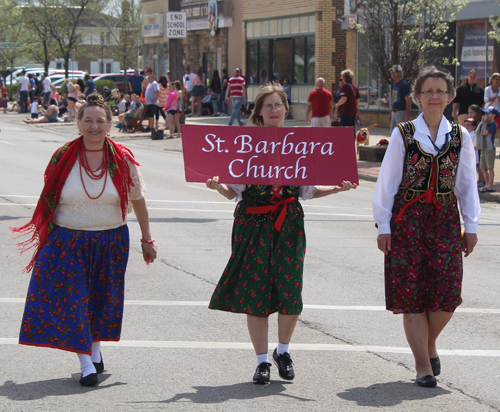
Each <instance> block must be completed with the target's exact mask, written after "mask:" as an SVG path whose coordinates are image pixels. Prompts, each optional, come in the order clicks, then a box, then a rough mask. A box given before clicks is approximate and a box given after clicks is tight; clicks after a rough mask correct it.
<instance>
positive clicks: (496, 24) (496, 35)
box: [488, 0, 500, 42]
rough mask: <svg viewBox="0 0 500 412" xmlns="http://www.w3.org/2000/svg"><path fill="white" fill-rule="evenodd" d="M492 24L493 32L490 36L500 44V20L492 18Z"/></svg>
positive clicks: (499, 1)
mask: <svg viewBox="0 0 500 412" xmlns="http://www.w3.org/2000/svg"><path fill="white" fill-rule="evenodd" d="M497 3H498V4H500V0H497ZM490 23H491V26H492V27H493V31H490V32H489V33H488V35H489V36H490V37H491V38H492V39H495V40H496V41H497V42H500V18H499V17H496V18H495V17H493V16H490Z"/></svg>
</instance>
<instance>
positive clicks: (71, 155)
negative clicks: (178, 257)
mask: <svg viewBox="0 0 500 412" xmlns="http://www.w3.org/2000/svg"><path fill="white" fill-rule="evenodd" d="M77 120H78V128H79V130H80V133H81V134H82V136H80V137H79V138H78V139H76V140H73V141H72V142H69V143H66V144H65V145H64V146H62V147H61V148H60V149H58V150H57V151H56V152H55V153H54V155H53V156H52V159H51V160H50V162H49V165H48V166H47V169H46V171H45V185H44V188H43V190H42V194H41V195H40V199H39V200H38V204H37V207H36V209H35V212H34V214H33V218H32V220H31V221H30V222H29V223H28V224H26V225H25V226H23V227H20V228H13V229H12V230H14V231H15V232H18V233H21V234H23V235H24V234H31V235H32V237H31V238H30V239H28V240H27V241H26V242H23V243H21V244H20V245H21V246H22V249H23V251H25V250H27V249H29V248H32V247H33V248H35V253H34V255H33V257H32V260H31V261H30V263H29V265H28V267H27V268H26V270H31V269H33V272H32V276H31V281H30V285H29V289H28V295H27V298H26V306H25V310H24V315H23V321H22V326H21V332H20V337H19V343H21V344H24V345H34V346H46V347H52V348H57V349H62V350H67V351H70V352H75V353H77V354H78V357H79V360H80V366H81V371H82V376H81V379H80V384H81V385H83V386H93V385H96V384H97V383H98V378H97V374H98V373H101V372H102V371H103V370H104V364H103V360H102V356H101V348H100V343H101V342H102V341H118V340H120V333H121V324H122V315H123V300H124V276H125V269H126V266H127V260H128V252H129V233H128V227H127V218H126V215H127V213H128V212H130V211H131V210H132V207H133V209H134V212H135V214H136V217H137V221H138V222H139V225H140V228H141V233H142V239H141V245H142V252H143V257H144V260H145V261H146V263H150V262H153V261H154V260H155V259H156V246H155V244H154V239H152V238H151V231H150V228H149V216H148V209H147V206H146V201H145V199H144V192H145V186H144V182H143V180H142V177H141V174H140V172H139V169H138V168H137V166H138V165H139V164H138V163H137V162H136V161H135V160H134V156H133V154H132V153H131V152H130V151H129V150H128V149H127V148H125V147H123V146H121V145H119V144H116V143H115V142H113V141H112V140H111V139H109V137H108V134H109V131H110V130H111V125H112V114H111V109H110V107H109V106H108V105H107V104H106V103H105V102H104V99H103V98H102V97H101V96H100V95H99V94H97V93H93V94H91V95H89V97H88V99H87V102H86V103H85V104H83V105H82V106H81V107H80V110H79V111H78V115H77Z"/></svg>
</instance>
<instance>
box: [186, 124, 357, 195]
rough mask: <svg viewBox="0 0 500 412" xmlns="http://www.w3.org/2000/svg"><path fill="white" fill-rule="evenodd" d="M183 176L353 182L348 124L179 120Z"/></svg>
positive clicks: (257, 181)
mask: <svg viewBox="0 0 500 412" xmlns="http://www.w3.org/2000/svg"><path fill="white" fill-rule="evenodd" d="M182 145H183V153H184V170H185V174H186V181H188V182H206V181H207V179H210V178H212V177H213V176H219V177H220V181H221V182H224V183H245V184H266V185H286V186H301V185H341V184H342V181H343V180H349V181H351V182H352V183H358V168H357V162H356V149H355V144H354V132H353V128H352V127H278V128H277V127H239V126H238V127H236V126H235V127H227V126H194V125H183V126H182Z"/></svg>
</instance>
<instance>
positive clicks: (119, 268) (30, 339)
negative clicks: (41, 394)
mask: <svg viewBox="0 0 500 412" xmlns="http://www.w3.org/2000/svg"><path fill="white" fill-rule="evenodd" d="M128 253H129V233H128V227H127V226H126V225H125V226H120V227H118V228H116V229H110V230H103V231H85V230H73V229H67V228H63V227H59V226H55V228H54V230H53V231H52V233H51V234H50V236H49V237H48V239H47V241H46V242H45V244H44V245H43V247H42V249H41V250H40V253H39V255H38V259H37V261H36V263H35V266H34V268H33V273H32V275H31V281H30V285H29V288H28V296H27V298H26V306H25V308H24V315H23V321H22V325H21V333H20V336H19V343H21V344H24V345H34V346H47V347H52V348H57V349H63V350H68V351H71V352H77V353H88V354H90V353H91V352H92V342H97V341H119V340H120V333H121V326H122V317H123V300H124V284H125V269H126V267H127V261H128Z"/></svg>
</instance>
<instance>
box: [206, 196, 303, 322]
mask: <svg viewBox="0 0 500 412" xmlns="http://www.w3.org/2000/svg"><path fill="white" fill-rule="evenodd" d="M257 188H258V189H259V190H254V189H257ZM271 189H272V187H271V186H268V187H267V188H266V187H256V188H249V189H247V191H246V193H245V195H244V199H245V200H246V201H248V200H249V199H248V196H249V195H250V196H252V197H255V198H256V199H255V200H258V198H266V196H269V193H270V191H271ZM290 190H292V192H290ZM288 192H290V193H288ZM295 192H296V193H295ZM284 193H286V194H284V196H283V197H284V198H285V197H287V196H289V195H293V194H296V195H297V197H296V198H298V188H296V190H295V188H292V189H290V188H289V187H285V188H284ZM297 203H298V202H297ZM240 205H241V203H240ZM240 205H239V206H240ZM282 207H287V213H286V217H285V220H284V223H283V226H282V227H281V231H277V230H276V229H274V223H275V220H274V219H273V218H272V217H271V214H270V213H267V214H260V215H258V218H252V217H249V216H248V215H247V216H242V215H241V213H242V211H241V210H239V208H238V207H237V216H236V218H235V221H234V225H233V233H232V253H231V257H230V259H229V262H228V264H227V266H226V268H225V270H224V272H223V274H222V277H221V278H220V280H219V283H218V284H217V287H216V288H215V291H214V293H213V295H212V299H211V301H210V306H209V307H210V309H218V310H224V311H230V312H237V313H246V314H248V315H254V316H269V315H270V314H272V313H274V312H279V313H281V314H285V315H297V314H300V313H301V312H302V273H303V269H304V257H305V253H306V236H305V232H304V220H303V218H302V215H300V214H297V213H295V215H294V216H292V214H291V213H290V212H291V211H292V207H293V203H292V204H288V205H283V206H282ZM245 217H248V219H247V218H245Z"/></svg>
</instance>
